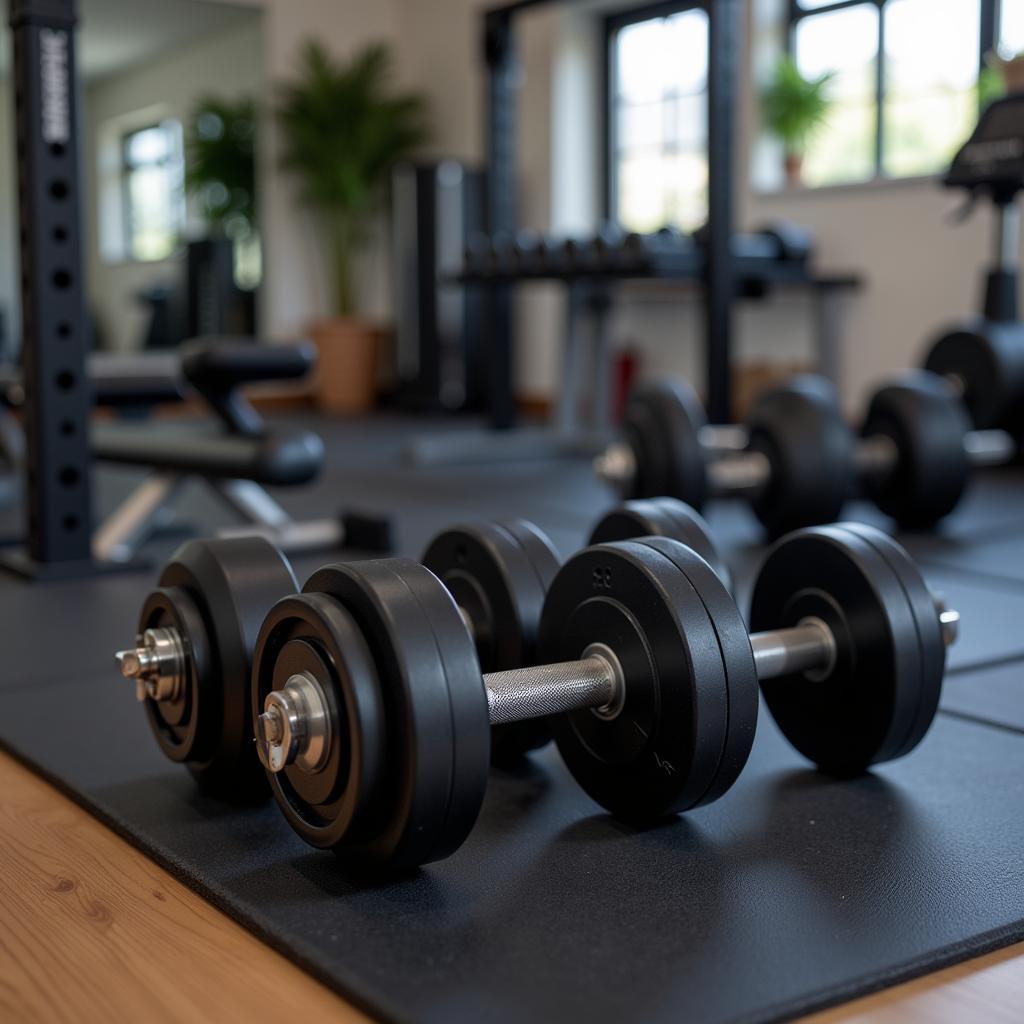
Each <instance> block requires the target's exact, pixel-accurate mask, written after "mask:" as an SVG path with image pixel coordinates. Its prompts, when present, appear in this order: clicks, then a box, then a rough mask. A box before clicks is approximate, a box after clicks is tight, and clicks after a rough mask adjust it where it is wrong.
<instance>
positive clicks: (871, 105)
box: [793, 4, 878, 185]
mask: <svg viewBox="0 0 1024 1024" xmlns="http://www.w3.org/2000/svg"><path fill="white" fill-rule="evenodd" d="M793 44H794V55H795V58H796V62H797V66H798V67H799V68H800V71H801V72H802V73H803V74H804V75H805V76H807V77H809V78H817V77H819V76H821V75H824V74H826V73H827V72H832V73H833V74H834V75H835V77H834V79H833V80H832V82H831V83H830V85H829V95H830V97H832V99H833V101H834V102H833V106H832V109H831V110H830V111H829V115H828V118H827V120H826V123H825V125H824V126H823V127H822V129H821V130H820V131H819V132H818V134H817V135H815V136H814V138H813V139H812V140H811V141H810V144H809V146H808V150H807V153H806V156H805V162H804V180H805V181H806V182H807V184H808V185H827V184H836V183H839V182H847V181H858V180H863V179H864V178H869V177H871V176H872V174H873V173H874V164H875V120H876V118H875V75H876V72H875V68H876V60H877V53H878V11H877V9H876V8H875V7H874V6H870V5H867V4H864V5H861V6H857V7H847V8H844V9H842V10H838V11H829V12H826V13H823V14H818V15H815V16H814V17H812V18H805V19H803V20H802V21H800V22H799V23H798V24H797V27H796V32H795V34H794V40H793Z"/></svg>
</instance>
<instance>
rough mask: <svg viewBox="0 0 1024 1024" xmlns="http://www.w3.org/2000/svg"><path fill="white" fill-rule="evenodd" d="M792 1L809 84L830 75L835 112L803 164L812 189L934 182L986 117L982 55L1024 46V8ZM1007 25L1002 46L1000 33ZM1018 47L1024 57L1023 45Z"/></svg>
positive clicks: (983, 2) (942, 1)
mask: <svg viewBox="0 0 1024 1024" xmlns="http://www.w3.org/2000/svg"><path fill="white" fill-rule="evenodd" d="M999 3H1000V0H861V2H857V0H790V35H789V45H790V47H791V50H792V53H793V57H794V59H795V61H796V63H797V66H798V67H799V68H800V70H801V71H802V72H803V73H804V74H805V75H821V74H823V73H825V72H827V71H832V72H833V73H834V74H835V78H834V80H833V83H832V87H831V96H832V98H833V101H834V102H833V107H832V110H831V112H830V114H829V116H828V119H827V123H826V124H825V126H824V128H823V129H822V131H821V132H820V133H819V134H818V135H817V136H815V138H814V139H813V140H812V142H811V144H810V146H809V149H808V152H807V154H806V159H805V164H804V180H805V181H806V182H807V184H808V185H828V184H836V183H841V182H850V181H863V180H865V179H867V178H872V177H875V176H885V177H903V176H908V175H916V174H932V173H934V172H936V171H938V170H940V169H941V168H942V167H944V166H945V165H946V164H947V163H948V162H949V160H950V158H951V157H952V155H953V153H954V152H955V151H956V150H957V148H958V147H959V146H960V145H961V144H962V143H963V141H964V139H965V138H966V137H967V136H968V135H969V134H970V131H971V128H972V127H973V126H974V123H975V121H976V120H977V116H978V92H977V82H978V74H979V70H980V68H981V66H982V59H983V55H984V54H985V53H986V52H987V51H989V50H992V49H994V48H995V47H996V43H997V41H999V39H1000V38H1001V46H1000V48H1001V49H1002V50H1004V51H1006V50H1012V49H1013V41H1012V39H1013V34H1014V33H1015V32H1016V33H1018V34H1019V35H1020V36H1022V37H1024V5H1022V4H1021V3H1020V2H1019V0H1001V11H999V10H997V5H998V4H999ZM997 16H998V21H999V22H1001V26H1002V28H1001V33H1002V35H1001V37H997V36H996V25H997ZM1020 45H1021V46H1022V47H1024V38H1022V39H1021V42H1020Z"/></svg>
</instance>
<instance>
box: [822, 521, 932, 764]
mask: <svg viewBox="0 0 1024 1024" xmlns="http://www.w3.org/2000/svg"><path fill="white" fill-rule="evenodd" d="M842 526H843V529H845V530H846V531H848V532H849V533H854V534H856V535H857V536H858V537H860V538H862V539H863V540H865V541H867V542H868V543H869V544H870V545H871V546H872V547H873V548H874V549H875V550H876V551H877V552H878V553H879V554H880V555H881V556H882V557H883V558H884V559H885V561H886V562H887V564H888V565H889V568H890V569H892V571H893V572H894V573H895V574H896V577H897V579H898V580H899V581H900V585H901V586H902V587H903V592H904V593H905V594H906V596H907V601H908V602H909V604H910V608H911V612H912V614H913V617H914V625H915V627H916V629H917V639H918V647H919V651H920V659H921V661H920V664H921V695H920V700H919V702H918V708H917V717H916V719H915V720H914V722H913V724H912V726H911V730H910V733H909V734H908V735H907V737H906V738H905V739H904V741H903V743H902V744H901V745H900V746H899V747H898V748H897V749H896V752H895V753H894V754H892V757H902V756H903V755H904V754H907V753H909V752H910V751H911V750H913V749H914V747H916V746H917V745H918V743H920V742H921V740H922V739H924V737H925V734H926V733H927V732H928V730H929V729H930V728H931V724H932V722H933V721H934V719H935V713H936V711H937V710H938V707H939V698H940V696H941V695H942V680H943V678H944V677H945V673H946V645H945V643H944V642H943V640H942V626H941V624H940V623H939V616H938V609H937V608H936V606H935V597H934V595H933V594H932V592H931V590H930V589H929V588H928V585H927V583H925V581H924V577H923V576H922V575H921V572H920V570H919V569H918V568H917V566H916V565H915V564H914V562H913V561H912V560H911V558H910V556H909V555H908V554H907V553H906V551H904V550H903V548H902V547H900V545H899V544H897V543H896V541H894V540H893V539H892V538H891V537H890V536H888V535H887V534H884V533H882V531H881V530H877V529H875V528H874V527H873V526H867V525H866V524H864V523H843V524H842Z"/></svg>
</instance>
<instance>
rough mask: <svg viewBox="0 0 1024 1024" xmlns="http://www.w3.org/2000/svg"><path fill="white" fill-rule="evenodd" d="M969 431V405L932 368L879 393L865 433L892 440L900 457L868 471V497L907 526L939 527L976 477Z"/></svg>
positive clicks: (869, 409) (902, 524)
mask: <svg viewBox="0 0 1024 1024" xmlns="http://www.w3.org/2000/svg"><path fill="white" fill-rule="evenodd" d="M969 429H970V423H969V421H968V419H967V413H966V412H965V411H964V408H963V403H962V402H961V401H960V399H959V398H958V397H957V396H956V395H955V394H953V392H952V391H950V389H949V387H948V386H947V385H946V383H945V381H944V380H943V379H942V378H941V377H936V376H935V375H934V374H931V373H928V372H927V371H926V370H919V371H916V372H912V373H910V374H907V375H906V376H904V377H903V378H902V379H901V380H900V382H899V383H898V384H893V385H890V386H889V387H884V388H882V389H881V390H880V391H878V392H876V393H875V395H874V397H873V398H872V399H871V404H870V405H869V406H868V414H867V418H866V419H865V421H864V428H863V431H862V433H863V435H864V437H874V436H878V435H881V436H883V437H888V438H890V439H891V440H892V441H893V443H894V444H895V446H896V450H897V451H898V452H899V459H898V462H897V464H896V466H895V467H894V468H893V470H892V471H891V472H889V473H884V474H868V476H867V477H866V479H865V481H864V485H865V490H866V492H867V495H868V497H869V498H871V500H872V501H874V502H875V504H876V505H878V507H879V508H880V509H881V510H882V511H883V512H884V513H885V514H886V515H888V516H892V518H893V519H895V520H896V522H897V523H899V524H900V525H901V526H904V527H907V528H923V527H929V526H933V525H934V524H935V523H937V522H938V521H939V520H940V519H942V518H943V517H944V516H947V515H949V513H950V512H952V511H953V509H954V508H955V507H956V505H957V503H958V502H959V501H960V498H961V497H962V496H963V493H964V490H965V489H966V487H967V483H968V480H969V479H970V471H971V467H970V463H969V462H968V459H967V454H966V452H965V451H964V435H965V434H966V433H967V431H968V430H969Z"/></svg>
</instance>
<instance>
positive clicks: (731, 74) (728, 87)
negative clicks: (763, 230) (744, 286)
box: [704, 0, 742, 423]
mask: <svg viewBox="0 0 1024 1024" xmlns="http://www.w3.org/2000/svg"><path fill="white" fill-rule="evenodd" d="M741 16H742V10H741V7H740V0H713V2H711V3H709V4H708V17H709V19H710V24H709V27H710V37H709V40H708V46H709V54H708V240H707V256H706V260H707V266H706V271H705V282H704V313H705V345H706V352H705V357H706V360H707V409H708V416H709V418H710V419H711V422H713V423H728V422H729V421H730V420H731V418H732V381H731V377H730V374H731V371H732V328H733V305H734V303H735V300H736V271H735V264H734V260H733V255H732V235H733V202H734V199H735V177H736V174H735V153H734V145H735V140H734V129H735V124H736V106H737V90H738V82H739V49H740V45H739V44H740V33H741V30H742V29H741Z"/></svg>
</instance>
